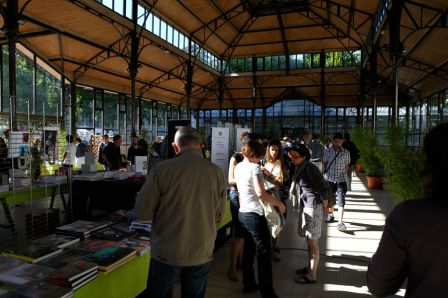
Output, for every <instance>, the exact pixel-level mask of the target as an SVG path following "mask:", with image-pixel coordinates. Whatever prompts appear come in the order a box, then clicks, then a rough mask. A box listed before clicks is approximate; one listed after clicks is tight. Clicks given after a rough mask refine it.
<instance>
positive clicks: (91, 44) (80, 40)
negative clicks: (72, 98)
mask: <svg viewBox="0 0 448 298" xmlns="http://www.w3.org/2000/svg"><path fill="white" fill-rule="evenodd" d="M23 17H24V18H25V19H26V20H28V21H30V22H32V23H34V24H36V25H39V26H41V27H44V28H47V29H49V30H52V31H54V32H55V33H61V34H62V35H64V36H67V37H69V38H72V39H74V40H76V41H79V42H82V43H85V44H87V45H89V46H92V47H96V48H98V49H100V50H103V51H106V52H107V51H110V52H112V53H114V54H116V55H117V56H122V57H124V58H127V59H129V56H127V55H125V54H124V53H120V52H119V51H117V50H116V49H114V48H108V47H107V46H104V45H101V44H99V43H96V42H93V41H91V40H88V39H85V38H83V37H80V36H78V35H76V34H73V33H70V32H68V31H64V30H61V29H58V28H55V27H53V26H51V25H48V24H45V23H43V22H41V21H39V20H36V19H34V18H32V17H30V16H26V15H24V16H23ZM139 63H140V64H142V65H143V66H147V67H149V68H152V69H155V70H157V71H159V72H162V73H168V70H166V69H163V68H160V67H158V66H155V65H153V64H150V63H147V62H144V61H141V60H140V61H139ZM173 76H175V77H176V78H177V79H180V80H183V78H182V77H178V76H176V75H173ZM195 85H198V86H200V87H201V88H202V87H204V86H202V85H200V84H197V83H195ZM204 88H205V87H204Z"/></svg>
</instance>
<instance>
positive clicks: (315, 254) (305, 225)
mask: <svg viewBox="0 0 448 298" xmlns="http://www.w3.org/2000/svg"><path fill="white" fill-rule="evenodd" d="M288 156H289V158H290V159H291V160H292V163H293V164H294V165H295V166H296V173H295V175H294V176H293V183H292V185H291V189H290V195H291V196H299V195H300V204H299V205H300V208H299V224H298V234H299V236H300V237H304V238H306V241H307V245H308V253H309V263H308V265H307V266H306V267H304V268H302V269H298V270H297V271H296V273H297V274H298V275H297V277H296V278H295V282H297V283H299V284H310V283H315V282H316V281H317V266H318V265H319V258H320V252H319V244H318V241H319V238H320V236H321V233H322V224H323V221H324V212H325V210H327V209H328V199H329V197H330V196H331V189H330V186H329V185H328V183H327V182H326V181H325V180H324V178H323V176H322V173H321V171H320V170H319V168H318V167H317V166H316V165H315V164H313V163H312V162H311V161H310V157H311V153H310V151H309V149H308V148H307V147H306V146H305V145H304V144H298V145H293V146H292V147H291V149H290V150H289V152H288Z"/></svg>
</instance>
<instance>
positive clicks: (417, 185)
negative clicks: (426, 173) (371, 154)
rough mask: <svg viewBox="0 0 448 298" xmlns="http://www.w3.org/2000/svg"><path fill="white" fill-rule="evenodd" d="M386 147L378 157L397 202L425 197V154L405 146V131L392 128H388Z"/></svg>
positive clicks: (388, 186)
mask: <svg viewBox="0 0 448 298" xmlns="http://www.w3.org/2000/svg"><path fill="white" fill-rule="evenodd" d="M385 145H386V146H385V147H384V148H381V149H379V150H377V152H376V155H377V157H378V158H379V159H380V160H381V162H382V163H383V164H384V169H385V171H386V173H387V178H386V179H387V180H386V181H387V183H386V185H387V189H389V190H390V192H391V194H392V196H393V197H394V199H395V200H397V201H403V200H409V199H416V198H421V197H423V187H422V183H421V179H420V172H421V170H422V167H423V154H422V152H421V151H420V150H419V151H412V150H410V149H409V148H407V146H406V144H405V136H404V132H403V129H402V128H400V127H394V126H390V127H387V128H386V135H385Z"/></svg>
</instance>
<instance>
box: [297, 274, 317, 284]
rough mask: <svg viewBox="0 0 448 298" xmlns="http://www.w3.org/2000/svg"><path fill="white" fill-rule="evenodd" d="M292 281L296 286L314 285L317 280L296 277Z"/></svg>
mask: <svg viewBox="0 0 448 298" xmlns="http://www.w3.org/2000/svg"><path fill="white" fill-rule="evenodd" d="M294 281H295V282H296V283H298V284H315V283H316V282H317V280H311V279H309V278H308V276H306V275H302V276H299V277H296V278H295V279H294Z"/></svg>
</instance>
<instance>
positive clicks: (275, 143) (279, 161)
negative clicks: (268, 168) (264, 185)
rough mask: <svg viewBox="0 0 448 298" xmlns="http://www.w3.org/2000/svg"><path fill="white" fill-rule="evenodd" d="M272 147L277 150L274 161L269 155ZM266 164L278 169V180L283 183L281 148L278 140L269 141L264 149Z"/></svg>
mask: <svg viewBox="0 0 448 298" xmlns="http://www.w3.org/2000/svg"><path fill="white" fill-rule="evenodd" d="M272 146H275V147H277V148H278V154H277V158H276V159H273V158H272V156H271V153H270V150H271V147H272ZM266 162H268V163H272V164H276V165H277V166H278V167H279V169H280V174H279V176H278V178H279V179H280V180H282V181H283V146H282V143H281V142H280V140H277V139H274V140H271V141H269V143H268V147H267V148H266Z"/></svg>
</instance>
